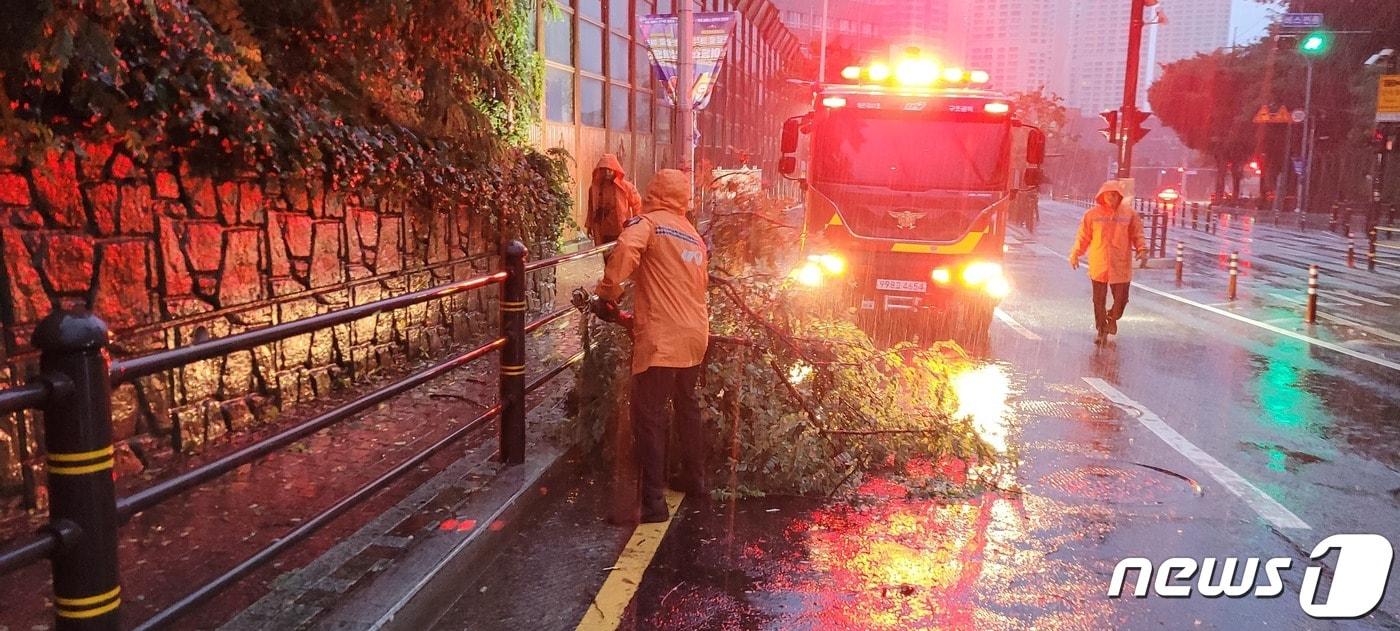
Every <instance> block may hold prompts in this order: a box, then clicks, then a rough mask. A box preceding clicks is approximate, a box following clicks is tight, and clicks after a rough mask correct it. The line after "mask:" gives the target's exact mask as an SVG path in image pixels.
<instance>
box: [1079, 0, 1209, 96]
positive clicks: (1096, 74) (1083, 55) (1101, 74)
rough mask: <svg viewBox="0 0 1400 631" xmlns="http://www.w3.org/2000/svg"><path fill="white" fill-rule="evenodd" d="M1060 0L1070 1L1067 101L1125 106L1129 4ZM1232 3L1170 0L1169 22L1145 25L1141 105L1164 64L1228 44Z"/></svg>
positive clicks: (1117, 1)
mask: <svg viewBox="0 0 1400 631" xmlns="http://www.w3.org/2000/svg"><path fill="white" fill-rule="evenodd" d="M1057 4H1068V5H1070V8H1069V16H1068V19H1069V28H1068V35H1069V36H1068V38H1062V39H1061V45H1067V46H1068V53H1067V55H1066V57H1065V61H1066V63H1065V65H1064V68H1065V75H1064V76H1065V81H1064V92H1063V94H1064V96H1065V100H1066V101H1067V103H1068V104H1069V105H1070V106H1071V107H1077V108H1080V109H1082V110H1083V111H1086V112H1099V111H1102V110H1106V109H1112V108H1116V107H1119V106H1121V105H1122V103H1123V69H1124V68H1123V64H1124V60H1125V59H1126V58H1127V52H1128V42H1127V39H1128V38H1127V30H1128V17H1129V3H1128V2H1123V1H1121V0H1062V2H1059V3H1057ZM1231 4H1232V2H1231V0H1172V2H1171V3H1170V4H1169V5H1168V6H1166V7H1164V10H1166V11H1167V12H1168V14H1169V16H1168V17H1169V19H1168V20H1167V23H1166V24H1162V25H1159V26H1149V27H1147V28H1146V29H1144V33H1143V38H1142V50H1141V55H1142V57H1141V59H1142V67H1141V71H1140V73H1139V75H1138V102H1139V104H1140V105H1139V107H1146V103H1147V88H1148V86H1149V85H1150V84H1151V82H1152V80H1153V79H1154V78H1156V77H1158V76H1161V66H1162V65H1163V64H1166V63H1170V62H1172V61H1176V60H1179V59H1185V58H1187V57H1191V56H1193V55H1195V54H1197V53H1203V52H1209V51H1212V50H1215V49H1217V48H1221V47H1224V46H1227V45H1228V44H1229V41H1230V11H1231ZM1066 39H1067V41H1065V40H1066Z"/></svg>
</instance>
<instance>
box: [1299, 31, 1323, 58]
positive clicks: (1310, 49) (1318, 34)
mask: <svg viewBox="0 0 1400 631" xmlns="http://www.w3.org/2000/svg"><path fill="white" fill-rule="evenodd" d="M1330 44H1331V37H1330V36H1328V35H1327V33H1325V32H1323V31H1315V32H1312V33H1308V34H1307V36H1305V37H1304V38H1303V40H1302V41H1301V42H1299V43H1298V50H1299V51H1301V52H1302V53H1303V54H1304V55H1321V54H1324V53H1326V52H1327V48H1328V46H1329V45H1330Z"/></svg>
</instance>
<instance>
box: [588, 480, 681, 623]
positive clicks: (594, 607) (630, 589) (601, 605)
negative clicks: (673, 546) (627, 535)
mask: <svg viewBox="0 0 1400 631" xmlns="http://www.w3.org/2000/svg"><path fill="white" fill-rule="evenodd" d="M683 499H685V494H684V493H681V492H679V491H666V508H667V509H668V510H670V511H671V519H670V520H668V521H665V522H662V523H659V524H637V529H636V530H633V531H632V538H631V539H628V540H627V545H626V546H625V547H623V548H622V554H621V555H619V556H618V557H617V563H615V564H613V569H612V572H609V573H608V578H607V580H605V581H603V587H602V588H601V589H599V590H598V595H597V596H594V597H593V603H592V604H590V605H589V606H588V611H587V612H586V613H584V614H583V619H582V620H580V621H579V622H578V627H577V631H615V630H616V629H617V626H618V624H620V623H621V622H622V612H624V611H626V610H627V605H628V603H630V602H632V596H633V595H634V594H636V593H637V586H638V585H641V584H642V574H643V573H644V572H646V570H647V566H650V565H651V559H652V557H653V556H655V555H656V549H657V548H658V547H660V546H661V539H662V538H664V537H665V536H666V530H667V529H669V528H670V527H671V522H672V521H675V519H676V510H677V509H679V508H680V506H681V500H683Z"/></svg>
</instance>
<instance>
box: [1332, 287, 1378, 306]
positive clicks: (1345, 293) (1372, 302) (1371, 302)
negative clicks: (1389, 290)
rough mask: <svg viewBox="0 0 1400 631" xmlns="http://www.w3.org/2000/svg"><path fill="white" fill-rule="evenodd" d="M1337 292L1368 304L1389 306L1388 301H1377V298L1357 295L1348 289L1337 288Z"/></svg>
mask: <svg viewBox="0 0 1400 631" xmlns="http://www.w3.org/2000/svg"><path fill="white" fill-rule="evenodd" d="M1337 293H1339V294H1341V295H1343V296H1346V297H1348V298H1351V299H1353V300H1360V301H1361V302H1365V303H1368V304H1373V305H1376V306H1377V307H1389V306H1390V303H1388V302H1381V301H1379V300H1374V299H1371V298H1367V297H1365V296H1358V295H1356V294H1353V293H1351V292H1349V291H1346V290H1344V289H1338V290H1337Z"/></svg>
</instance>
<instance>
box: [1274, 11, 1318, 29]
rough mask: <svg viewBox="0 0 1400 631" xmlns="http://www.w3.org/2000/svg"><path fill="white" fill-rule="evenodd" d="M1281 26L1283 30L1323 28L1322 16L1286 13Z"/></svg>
mask: <svg viewBox="0 0 1400 631" xmlns="http://www.w3.org/2000/svg"><path fill="white" fill-rule="evenodd" d="M1280 26H1282V27H1283V28H1317V27H1319V26H1322V14H1321V13H1285V14H1283V22H1281V23H1280Z"/></svg>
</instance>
